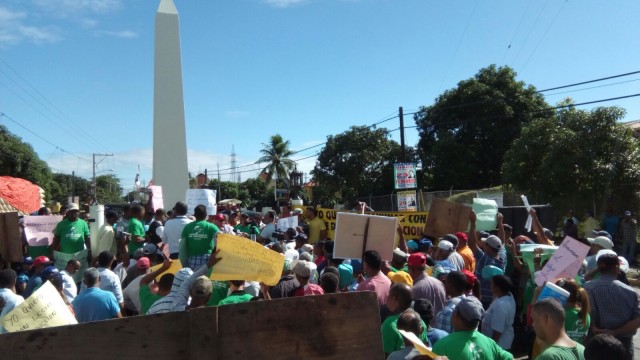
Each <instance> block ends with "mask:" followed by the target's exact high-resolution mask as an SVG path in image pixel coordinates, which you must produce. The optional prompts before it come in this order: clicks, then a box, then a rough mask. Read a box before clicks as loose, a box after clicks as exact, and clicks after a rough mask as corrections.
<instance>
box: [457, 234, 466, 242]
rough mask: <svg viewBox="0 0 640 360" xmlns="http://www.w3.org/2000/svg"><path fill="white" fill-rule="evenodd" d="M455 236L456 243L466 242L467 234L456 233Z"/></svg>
mask: <svg viewBox="0 0 640 360" xmlns="http://www.w3.org/2000/svg"><path fill="white" fill-rule="evenodd" d="M455 235H456V237H457V238H458V242H463V241H464V242H467V234H465V233H463V232H457V233H456V234H455Z"/></svg>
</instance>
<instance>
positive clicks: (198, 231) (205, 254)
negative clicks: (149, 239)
mask: <svg viewBox="0 0 640 360" xmlns="http://www.w3.org/2000/svg"><path fill="white" fill-rule="evenodd" d="M193 215H194V216H195V218H196V221H194V222H191V223H189V224H187V225H185V227H184V229H183V230H182V241H180V262H181V263H182V266H183V267H190V268H191V269H193V270H195V269H198V268H199V267H200V266H202V265H203V264H206V263H207V261H208V260H209V256H211V252H212V251H213V248H215V246H216V244H215V238H216V235H217V234H218V233H219V232H220V229H218V227H217V226H215V225H214V224H212V223H210V222H207V207H206V206H205V205H198V206H196V208H195V209H194V211H193Z"/></svg>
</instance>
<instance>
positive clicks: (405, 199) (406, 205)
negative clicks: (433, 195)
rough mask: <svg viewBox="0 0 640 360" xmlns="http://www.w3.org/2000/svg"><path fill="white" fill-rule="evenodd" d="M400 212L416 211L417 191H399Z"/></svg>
mask: <svg viewBox="0 0 640 360" xmlns="http://www.w3.org/2000/svg"><path fill="white" fill-rule="evenodd" d="M398 211H416V191H415V190H409V191H398Z"/></svg>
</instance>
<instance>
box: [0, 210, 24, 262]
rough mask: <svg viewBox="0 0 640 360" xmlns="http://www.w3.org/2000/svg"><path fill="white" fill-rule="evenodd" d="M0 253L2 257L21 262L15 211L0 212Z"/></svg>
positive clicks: (18, 229)
mask: <svg viewBox="0 0 640 360" xmlns="http://www.w3.org/2000/svg"><path fill="white" fill-rule="evenodd" d="M0 254H1V255H2V259H3V260H5V261H11V262H22V260H23V255H22V240H21V239H20V225H19V218H18V213H17V212H10V213H3V214H0Z"/></svg>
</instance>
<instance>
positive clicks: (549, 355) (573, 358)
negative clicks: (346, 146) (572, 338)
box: [536, 344, 584, 360]
mask: <svg viewBox="0 0 640 360" xmlns="http://www.w3.org/2000/svg"><path fill="white" fill-rule="evenodd" d="M536 360H584V346H582V345H580V344H576V347H573V348H568V347H564V346H556V345H552V346H549V347H548V348H546V349H545V350H544V351H543V352H542V354H540V355H538V357H537V358H536Z"/></svg>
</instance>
